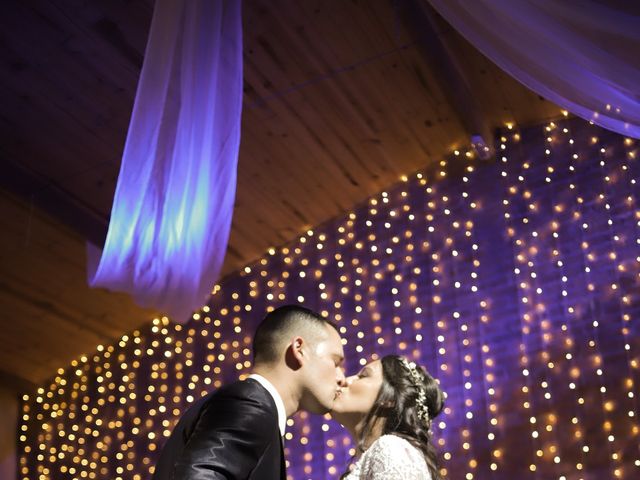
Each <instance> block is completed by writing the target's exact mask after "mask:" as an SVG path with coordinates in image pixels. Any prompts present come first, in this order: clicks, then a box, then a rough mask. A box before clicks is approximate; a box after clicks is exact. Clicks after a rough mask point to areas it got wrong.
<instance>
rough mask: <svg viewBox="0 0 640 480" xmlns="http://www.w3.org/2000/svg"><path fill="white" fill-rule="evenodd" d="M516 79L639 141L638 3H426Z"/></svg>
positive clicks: (446, 0) (496, 0)
mask: <svg viewBox="0 0 640 480" xmlns="http://www.w3.org/2000/svg"><path fill="white" fill-rule="evenodd" d="M428 1H429V3H430V4H431V5H432V6H433V7H434V8H435V9H436V10H437V11H438V13H440V14H441V15H442V16H443V17H444V18H445V19H446V20H447V21H448V22H449V23H450V24H451V25H452V26H453V27H454V28H455V29H456V30H458V32H460V33H461V34H462V35H463V36H464V37H465V38H466V39H467V40H469V42H471V43H472V44H473V45H474V46H475V47H476V48H478V49H479V50H480V51H481V52H482V53H483V54H484V55H486V56H487V57H488V58H489V59H491V60H492V61H493V62H495V63H496V64H497V65H498V66H500V68H502V69H503V70H505V71H506V72H507V73H508V74H510V75H511V76H513V77H514V78H515V79H517V80H518V81H520V82H521V83H523V84H524V85H526V86H527V87H529V88H530V89H531V90H533V91H535V92H537V93H538V94H540V95H542V96H543V97H545V98H547V99H548V100H550V101H552V102H553V103H555V104H557V105H560V106H562V107H563V108H565V109H567V110H569V111H570V112H572V113H574V114H576V115H578V116H580V117H582V118H584V119H586V120H589V121H593V122H594V123H596V124H598V125H600V126H602V127H604V128H607V129H609V130H612V131H614V132H617V133H620V134H622V135H627V136H632V137H635V138H640V56H639V55H638V51H640V28H639V25H640V4H638V3H637V2H601V1H595V0H587V1H584V0H566V1H562V2H558V1H555V0H535V1H533V0H516V1H513V0H479V1H474V2H467V1H463V0H428Z"/></svg>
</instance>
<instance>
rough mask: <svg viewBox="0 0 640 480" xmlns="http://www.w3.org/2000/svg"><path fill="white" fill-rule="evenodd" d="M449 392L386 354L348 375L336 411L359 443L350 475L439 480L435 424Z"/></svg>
mask: <svg viewBox="0 0 640 480" xmlns="http://www.w3.org/2000/svg"><path fill="white" fill-rule="evenodd" d="M444 397H445V395H444V393H443V392H442V390H441V389H440V387H439V386H438V383H437V382H436V380H435V379H434V378H433V377H432V376H431V375H429V374H428V373H427V372H426V371H425V370H424V369H423V368H421V367H420V366H418V365H416V364H415V363H413V362H409V361H408V360H407V359H405V358H404V357H400V356H397V355H387V356H386V357H383V358H382V359H380V360H375V361H373V362H370V363H368V364H367V365H366V366H365V367H364V368H363V369H362V370H361V371H360V372H359V373H358V374H357V375H354V376H352V377H349V378H348V379H347V386H346V387H345V388H343V389H342V391H341V392H340V394H339V396H338V397H337V399H336V400H335V402H334V406H333V410H332V412H331V416H332V417H333V418H334V419H336V420H337V421H339V422H340V423H341V424H342V425H344V426H345V427H346V428H347V429H348V430H349V432H350V433H351V437H352V438H353V439H354V441H355V442H357V447H356V455H355V457H354V458H357V460H356V462H355V464H354V465H353V467H352V468H351V470H350V471H347V472H346V473H345V474H344V475H343V476H342V477H341V478H342V479H346V480H399V479H405V480H440V479H441V476H440V474H439V472H438V465H437V454H436V451H435V448H434V447H433V445H432V443H431V423H432V421H433V419H434V418H435V417H436V416H437V415H438V414H439V413H440V411H441V410H442V408H443V405H444Z"/></svg>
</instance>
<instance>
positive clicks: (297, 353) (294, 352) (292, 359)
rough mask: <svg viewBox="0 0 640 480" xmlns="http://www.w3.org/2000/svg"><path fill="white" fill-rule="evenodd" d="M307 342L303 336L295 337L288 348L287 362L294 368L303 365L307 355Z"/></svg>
mask: <svg viewBox="0 0 640 480" xmlns="http://www.w3.org/2000/svg"><path fill="white" fill-rule="evenodd" d="M305 355H306V343H305V341H304V339H303V338H302V337H294V338H293V339H292V340H291V343H290V344H289V348H288V349H287V363H288V364H289V367H290V368H292V369H293V370H297V369H298V368H300V367H301V366H302V364H303V363H304V361H305V359H306V357H305Z"/></svg>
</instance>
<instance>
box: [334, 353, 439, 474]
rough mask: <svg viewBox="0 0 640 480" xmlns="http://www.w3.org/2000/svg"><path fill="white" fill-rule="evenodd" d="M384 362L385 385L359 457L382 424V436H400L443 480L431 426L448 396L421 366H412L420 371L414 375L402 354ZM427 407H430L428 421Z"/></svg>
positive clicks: (362, 432)
mask: <svg viewBox="0 0 640 480" xmlns="http://www.w3.org/2000/svg"><path fill="white" fill-rule="evenodd" d="M381 362H382V386H381V387H380V391H379V392H378V396H377V398H376V401H375V403H374V404H373V407H372V408H371V410H369V413H367V415H366V416H365V418H364V420H363V422H362V429H361V430H360V434H359V436H358V438H357V439H356V440H357V442H358V445H357V454H360V453H362V452H364V450H366V448H367V447H368V446H369V445H367V444H366V442H367V441H368V439H369V437H370V435H371V433H372V432H373V431H374V430H378V429H379V428H380V425H381V427H382V428H381V431H380V434H381V435H387V434H394V435H397V436H399V437H402V438H404V439H406V440H407V441H409V442H410V443H411V444H412V445H414V446H415V447H416V448H418V449H419V450H420V451H421V452H422V453H423V455H424V458H425V460H426V462H427V467H428V468H429V473H430V474H431V478H432V479H433V480H441V479H442V476H441V475H440V472H439V468H438V454H437V452H436V449H435V447H434V446H433V444H432V442H431V423H432V421H433V419H434V418H435V417H437V416H438V414H439V413H440V412H441V411H442V408H443V407H444V393H443V392H442V390H441V389H440V386H439V385H438V382H437V381H436V380H435V379H434V378H433V377H432V376H431V375H429V373H427V372H426V370H424V369H423V368H422V367H420V366H419V365H415V366H413V367H412V368H413V369H415V372H416V373H415V374H414V375H412V373H411V369H409V368H407V365H406V363H405V362H406V360H404V359H403V358H402V357H400V356H398V355H387V356H385V357H382V359H381ZM416 382H418V384H416ZM421 388H422V389H423V391H424V399H423V401H422V402H420V400H419V394H420V392H419V390H420V389H421ZM420 403H422V404H423V406H422V407H421V406H420ZM424 406H426V407H427V408H428V414H427V417H426V418H425V415H424V414H425V413H427V411H425V409H424ZM376 433H377V432H376ZM345 475H346V474H345Z"/></svg>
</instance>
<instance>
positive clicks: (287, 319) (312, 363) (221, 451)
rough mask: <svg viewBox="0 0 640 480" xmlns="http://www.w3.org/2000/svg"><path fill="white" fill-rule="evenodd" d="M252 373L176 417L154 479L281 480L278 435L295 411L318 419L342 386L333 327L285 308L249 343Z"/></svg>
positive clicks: (271, 315) (339, 347)
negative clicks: (251, 356) (176, 422)
mask: <svg viewBox="0 0 640 480" xmlns="http://www.w3.org/2000/svg"><path fill="white" fill-rule="evenodd" d="M253 356H254V368H253V373H252V374H251V375H249V377H248V378H247V379H246V380H244V381H237V382H234V383H231V384H229V385H226V386H224V387H222V388H221V389H219V390H217V391H215V392H211V393H209V394H208V395H206V396H204V397H202V398H201V399H200V400H198V401H197V402H196V403H195V404H194V405H193V406H192V407H191V408H189V410H187V412H186V413H185V414H184V415H183V417H182V418H181V419H180V421H179V422H178V424H177V425H176V427H175V429H174V430H173V433H172V434H171V437H170V438H169V440H168V441H167V443H166V444H165V446H164V449H163V451H162V454H161V455H160V459H159V460H158V463H157V465H156V469H155V473H154V475H153V479H154V480H169V479H172V480H205V479H208V480H214V479H252V480H253V479H255V480H284V479H285V478H286V471H285V461H284V451H283V445H282V435H284V429H285V425H286V420H287V417H289V416H291V415H293V414H294V413H295V412H297V411H298V410H306V411H309V412H311V413H318V414H324V413H326V412H328V411H329V410H330V409H331V407H332V405H333V401H334V399H335V397H336V394H337V392H338V391H340V389H341V387H342V386H343V385H344V382H345V377H344V372H343V370H342V362H343V360H344V353H343V351H342V342H341V340H340V335H339V334H338V331H337V330H336V328H335V326H334V325H333V324H332V323H330V322H329V321H328V320H327V319H325V318H323V317H321V316H320V315H318V314H317V313H314V312H312V311H311V310H309V309H307V308H304V307H301V306H297V305H288V306H284V307H280V308H277V309H275V310H274V311H272V312H271V313H269V314H267V316H266V317H265V318H264V320H263V321H262V322H261V323H260V325H259V326H258V329H257V330H256V333H255V336H254V338H253Z"/></svg>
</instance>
